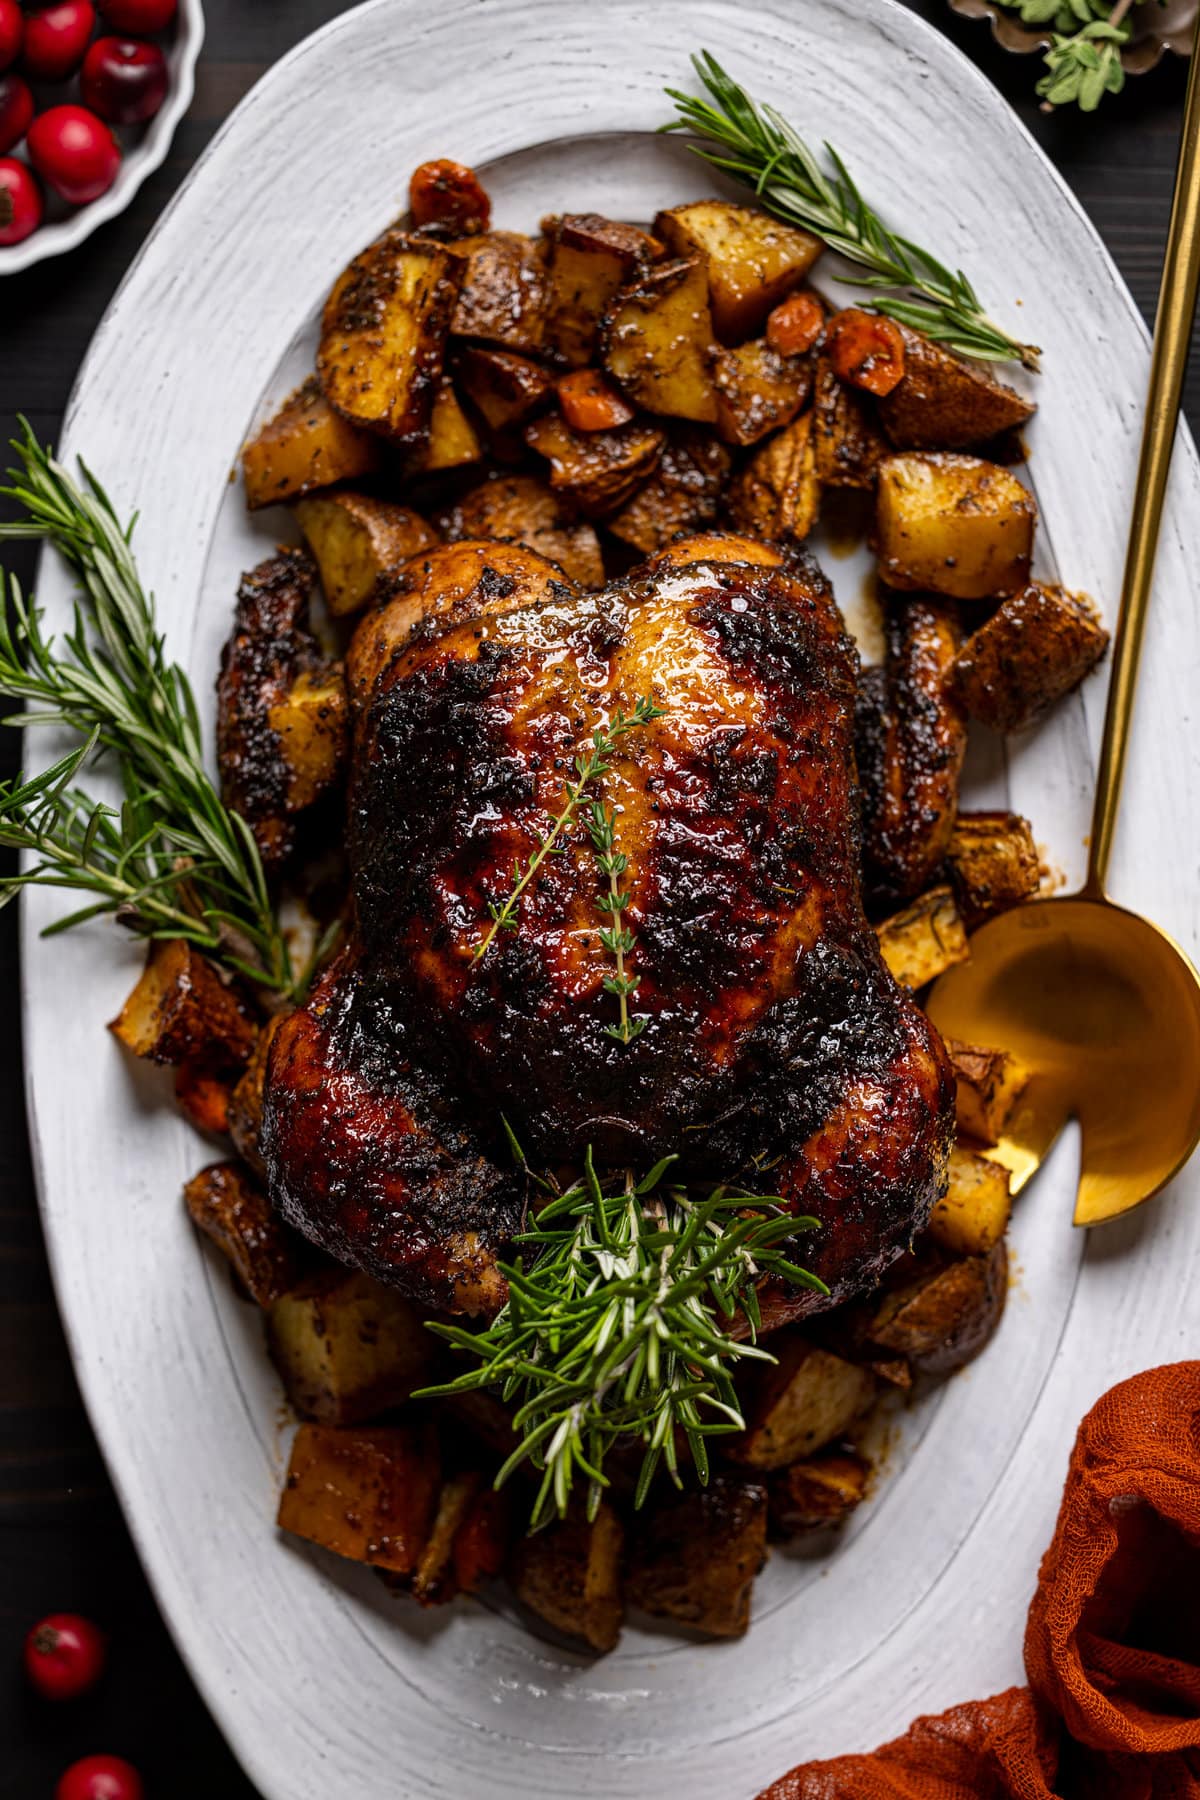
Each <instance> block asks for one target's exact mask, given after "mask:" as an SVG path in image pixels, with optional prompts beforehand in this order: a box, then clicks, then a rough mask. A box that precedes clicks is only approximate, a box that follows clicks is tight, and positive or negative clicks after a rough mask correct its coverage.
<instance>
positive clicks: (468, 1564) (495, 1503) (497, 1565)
mask: <svg viewBox="0 0 1200 1800" xmlns="http://www.w3.org/2000/svg"><path fill="white" fill-rule="evenodd" d="M511 1538H512V1518H511V1514H510V1510H509V1504H508V1497H507V1495H506V1494H505V1493H497V1492H496V1490H495V1488H493V1487H491V1486H490V1485H488V1486H484V1487H482V1488H480V1489H479V1490H478V1492H477V1493H476V1494H475V1496H474V1498H473V1499H472V1501H471V1504H470V1505H469V1506H468V1508H467V1513H466V1517H465V1518H464V1519H463V1521H462V1524H461V1525H460V1526H459V1528H458V1530H457V1532H456V1533H455V1535H454V1585H455V1587H456V1588H457V1590H458V1592H459V1593H460V1594H474V1593H476V1592H478V1590H479V1588H480V1587H482V1585H483V1583H484V1582H485V1581H486V1580H487V1579H488V1577H489V1576H490V1575H499V1573H500V1571H501V1569H502V1568H503V1567H504V1564H505V1561H506V1559H507V1556H508V1546H509V1542H510V1540H511Z"/></svg>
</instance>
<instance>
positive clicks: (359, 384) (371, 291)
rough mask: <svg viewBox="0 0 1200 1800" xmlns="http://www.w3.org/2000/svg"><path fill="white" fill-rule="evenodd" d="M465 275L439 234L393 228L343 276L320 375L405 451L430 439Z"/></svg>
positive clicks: (335, 399) (330, 391)
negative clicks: (449, 333)
mask: <svg viewBox="0 0 1200 1800" xmlns="http://www.w3.org/2000/svg"><path fill="white" fill-rule="evenodd" d="M465 241H467V242H471V241H472V240H470V239H468V240H465ZM462 274H463V264H462V262H461V261H460V260H459V258H458V257H457V256H452V255H451V254H450V252H449V251H448V250H447V249H445V248H444V247H443V246H442V245H440V244H437V243H435V242H434V240H433V239H432V238H423V237H416V236H414V235H413V234H412V233H410V232H405V231H386V232H385V233H384V234H383V236H382V237H381V238H378V239H376V241H375V243H373V244H370V245H368V247H367V248H366V249H365V250H364V251H363V252H362V253H361V255H359V256H356V257H355V259H354V261H353V262H352V263H351V264H350V267H349V268H348V269H347V270H346V271H345V272H344V274H342V275H341V276H339V278H338V280H337V281H336V282H335V283H334V287H333V292H332V293H331V294H330V296H329V299H328V300H327V301H326V303H325V311H324V313H323V314H322V317H321V343H320V347H319V349H318V351H317V374H318V375H319V376H320V378H321V386H322V387H323V388H324V390H325V397H326V399H327V400H328V401H329V403H330V405H331V406H334V407H336V409H337V411H338V412H340V413H341V414H342V416H343V418H346V419H349V420H350V422H351V423H352V424H354V425H359V426H362V427H363V428H364V429H365V430H367V431H375V432H378V433H379V434H380V436H382V437H386V438H389V439H390V440H391V441H392V442H393V443H395V444H400V445H402V446H403V447H405V448H416V447H419V446H420V445H421V443H423V442H424V440H425V438H426V436H427V435H428V431H429V415H430V411H431V410H432V407H433V398H434V395H435V394H436V393H437V390H438V384H439V383H440V381H441V378H442V361H443V358H444V355H445V348H446V332H447V330H448V328H449V325H450V319H451V315H452V313H453V311H454V307H455V302H456V299H457V296H458V288H459V282H460V280H461V279H462Z"/></svg>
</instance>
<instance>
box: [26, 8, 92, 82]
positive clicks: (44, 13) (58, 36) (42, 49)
mask: <svg viewBox="0 0 1200 1800" xmlns="http://www.w3.org/2000/svg"><path fill="white" fill-rule="evenodd" d="M95 24H96V9H95V7H94V6H93V5H92V0H58V3H57V5H55V6H39V7H38V8H37V9H36V11H34V12H30V13H27V14H26V15H25V43H24V47H23V48H22V51H21V63H22V67H23V68H24V69H25V71H26V73H27V74H29V75H32V76H33V78H34V80H35V81H65V80H66V78H67V76H68V75H73V74H74V73H75V70H76V69H77V68H78V67H79V65H80V63H81V62H82V61H83V53H84V51H85V50H86V49H87V46H88V39H89V38H90V37H91V35H92V31H93V29H94V27H95Z"/></svg>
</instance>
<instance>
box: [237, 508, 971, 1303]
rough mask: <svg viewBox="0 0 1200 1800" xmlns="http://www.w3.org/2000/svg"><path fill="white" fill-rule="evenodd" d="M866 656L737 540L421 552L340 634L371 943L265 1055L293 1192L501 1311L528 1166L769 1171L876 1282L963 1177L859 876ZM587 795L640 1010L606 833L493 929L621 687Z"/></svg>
mask: <svg viewBox="0 0 1200 1800" xmlns="http://www.w3.org/2000/svg"><path fill="white" fill-rule="evenodd" d="M857 666H858V659H857V655H856V652H855V650H854V647H853V645H852V643H851V642H850V640H849V639H848V638H847V636H846V635H845V632H844V630H843V626H842V621H841V617H840V615H839V613H838V610H837V608H836V605H835V604H834V601H833V597H832V594H831V592H830V590H829V587H828V585H827V583H826V582H825V581H824V579H823V577H822V576H821V575H820V574H819V573H818V571H817V570H816V568H815V566H814V565H812V564H811V563H810V562H808V561H807V560H806V559H804V558H802V557H798V556H787V557H785V556H783V555H781V554H780V553H779V552H777V551H775V550H773V549H769V548H766V547H764V546H763V545H761V544H758V543H755V542H753V541H751V540H749V539H744V538H737V537H732V536H723V535H721V534H714V535H712V536H709V537H701V538H694V539H689V540H686V541H684V542H681V543H678V544H676V545H674V546H672V547H671V548H670V549H669V550H667V551H664V552H662V553H660V554H659V555H658V556H657V557H655V558H654V559H653V560H652V561H650V562H648V563H646V564H645V565H644V566H643V567H642V568H641V569H639V570H637V571H635V572H634V573H633V574H632V575H631V576H629V577H628V578H626V579H625V580H624V581H621V582H618V583H616V584H614V585H612V586H610V587H608V588H606V589H604V590H603V591H602V592H599V593H594V592H583V591H580V590H578V589H576V588H574V587H573V586H571V585H570V584H568V583H567V582H565V581H564V580H563V578H562V577H561V575H560V573H559V571H558V570H556V569H555V567H554V566H553V565H552V564H549V563H546V562H543V561H542V560H541V559H540V558H539V557H537V556H536V555H534V554H533V553H531V552H529V551H527V550H524V549H520V548H518V547H515V546H509V545H503V544H496V543H487V544H483V543H461V544H454V545H447V546H445V547H443V548H441V549H438V550H434V551H432V552H431V553H430V554H429V555H428V556H427V557H425V558H423V559H421V560H420V561H414V562H413V563H411V564H409V565H406V573H405V575H404V576H403V577H402V578H401V579H400V581H399V582H398V583H397V584H396V589H395V591H394V593H393V595H392V597H391V598H390V599H389V600H388V601H387V603H386V604H385V605H384V606H383V607H382V608H381V609H379V610H378V611H376V612H375V613H373V614H371V615H369V616H368V617H367V618H366V619H365V620H364V622H363V624H362V625H361V626H360V628H359V630H358V633H357V635H356V638H355V641H354V644H353V645H352V648H351V652H350V656H349V659H348V662H347V677H348V680H349V683H350V689H351V695H352V700H353V705H354V710H355V732H354V749H353V760H352V775H351V791H350V830H349V848H350V858H351V866H352V871H353V880H354V902H355V927H354V932H353V937H352V942H351V944H350V946H349V948H348V949H347V950H346V951H345V953H344V954H343V956H342V957H341V958H340V960H339V962H338V963H337V964H336V965H335V967H334V968H333V969H332V970H331V971H330V972H329V973H328V974H327V975H326V977H325V978H324V980H323V981H322V983H321V984H320V986H319V987H318V989H317V990H316V992H315V993H314V994H313V996H312V997H311V999H310V1000H309V1002H308V1004H307V1006H306V1007H305V1008H304V1009H303V1010H301V1011H300V1012H298V1013H297V1014H295V1015H294V1016H293V1017H292V1018H290V1019H288V1020H287V1021H285V1022H284V1024H283V1025H282V1027H281V1028H280V1029H279V1031H278V1032H277V1034H276V1037H275V1041H274V1044H273V1047H272V1052H271V1058H270V1067H269V1073H268V1079H267V1085H266V1093H265V1111H264V1129H263V1149H264V1154H265V1160H266V1164H267V1168H268V1172H269V1177H270V1184H271V1191H272V1196H273V1198H274V1200H275V1202H276V1204H277V1205H278V1206H279V1207H280V1208H281V1210H282V1211H283V1213H284V1215H285V1216H286V1217H287V1218H288V1219H289V1220H291V1222H292V1223H293V1224H295V1225H297V1226H298V1227H299V1228H300V1229H301V1230H302V1231H304V1232H306V1233H307V1234H308V1235H309V1236H310V1237H311V1238H314V1239H315V1240H316V1241H317V1242H318V1243H320V1244H322V1245H323V1246H324V1247H325V1248H327V1249H328V1250H330V1251H331V1252H332V1253H333V1254H334V1255H335V1256H337V1257H339V1258H341V1259H343V1260H345V1261H348V1262H351V1263H356V1264H359V1265H361V1266H362V1267H364V1268H366V1269H368V1270H369V1271H370V1272H371V1273H372V1274H374V1275H376V1276H378V1277H380V1278H382V1279H384V1280H390V1281H393V1282H395V1283H396V1284H397V1285H399V1286H401V1287H402V1288H404V1289H405V1291H407V1292H409V1293H411V1294H412V1295H414V1296H415V1297H416V1298H417V1299H419V1300H421V1301H422V1302H424V1303H426V1304H432V1305H438V1306H443V1307H448V1308H452V1309H455V1310H459V1311H465V1312H471V1313H481V1314H487V1313H490V1312H492V1311H494V1310H495V1309H496V1307H497V1306H498V1305H500V1304H501V1303H502V1301H503V1297H504V1284H503V1281H502V1278H501V1277H500V1276H499V1274H498V1272H497V1270H496V1267H495V1264H496V1260H497V1257H499V1256H502V1254H503V1252H504V1250H505V1247H506V1244H507V1242H508V1240H509V1239H510V1238H511V1235H512V1233H513V1231H514V1230H515V1229H517V1228H518V1224H519V1221H520V1218H521V1214H522V1207H523V1205H524V1200H525V1194H524V1183H523V1180H521V1179H520V1178H519V1174H518V1171H517V1170H516V1169H515V1168H514V1166H513V1160H512V1156H511V1154H510V1152H509V1150H508V1149H507V1147H506V1143H505V1138H504V1134H503V1128H502V1123H501V1119H502V1116H503V1118H504V1119H506V1120H507V1121H508V1122H509V1124H510V1125H511V1127H512V1130H513V1131H514V1133H515V1135H516V1136H517V1138H518V1139H519V1140H520V1142H521V1143H522V1145H523V1147H524V1149H525V1151H526V1153H527V1154H528V1156H529V1159H530V1161H531V1162H533V1163H534V1164H536V1165H539V1166H546V1167H557V1166H560V1165H563V1164H571V1163H578V1161H579V1160H580V1159H581V1157H582V1155H583V1153H584V1151H585V1150H586V1149H587V1147H588V1146H589V1145H590V1146H591V1148H592V1152H593V1155H594V1157H595V1159H596V1161H597V1163H598V1164H601V1165H608V1166H625V1165H631V1166H634V1167H636V1168H639V1169H642V1170H644V1169H646V1168H647V1167H649V1165H650V1164H651V1163H652V1162H653V1161H655V1160H656V1159H657V1158H658V1157H659V1156H660V1155H663V1154H665V1153H667V1152H675V1153H677V1154H679V1155H680V1156H681V1158H682V1165H683V1168H684V1170H685V1172H686V1173H688V1174H689V1175H691V1176H693V1177H694V1178H695V1179H696V1180H697V1181H699V1182H704V1183H707V1184H709V1185H715V1184H716V1183H717V1182H718V1181H740V1182H743V1183H745V1184H746V1186H747V1187H748V1188H749V1189H750V1190H751V1191H756V1192H764V1193H765V1192H771V1193H777V1194H780V1195H782V1196H783V1197H784V1199H785V1200H786V1202H787V1203H788V1204H789V1205H790V1206H793V1207H794V1208H795V1210H796V1211H797V1212H800V1213H811V1214H813V1215H815V1216H816V1217H817V1218H818V1219H819V1220H820V1229H819V1230H818V1231H816V1232H813V1233H809V1234H808V1235H807V1236H806V1237H804V1238H801V1239H800V1240H798V1241H797V1243H796V1246H795V1255H796V1257H797V1258H798V1259H799V1260H800V1261H802V1262H804V1263H805V1264H806V1266H808V1267H809V1268H811V1269H813V1270H815V1271H816V1272H817V1273H818V1274H820V1275H821V1277H822V1278H823V1279H824V1280H825V1282H826V1283H827V1284H828V1286H829V1288H830V1299H829V1300H825V1299H824V1298H823V1297H821V1296H818V1295H816V1294H814V1293H812V1292H809V1291H792V1290H790V1289H789V1290H787V1291H786V1292H781V1293H779V1294H777V1295H766V1296H764V1300H765V1305H764V1312H765V1313H766V1314H767V1315H768V1320H769V1322H772V1323H777V1322H779V1321H780V1320H781V1319H783V1318H789V1317H795V1316H797V1315H798V1314H800V1313H802V1312H807V1311H811V1310H813V1309H814V1307H816V1306H820V1305H829V1304H832V1303H835V1302H837V1301H840V1300H843V1299H846V1298H848V1297H849V1296H850V1295H852V1294H853V1293H855V1292H858V1291H859V1290H861V1289H863V1288H865V1287H867V1286H869V1285H872V1284H874V1283H875V1282H877V1281H878V1279H879V1277H880V1276H881V1274H882V1272H883V1271H884V1269H885V1268H886V1267H887V1266H888V1264H889V1263H890V1262H891V1261H892V1260H893V1259H894V1258H895V1257H896V1256H897V1255H899V1254H900V1253H901V1251H903V1250H904V1249H905V1248H906V1246H907V1245H908V1244H909V1243H910V1241H911V1239H912V1237H913V1235H914V1234H915V1233H916V1232H918V1231H919V1230H920V1229H921V1228H922V1227H923V1225H924V1223H925V1221H926V1219H927V1217H928V1214H929V1211H930V1208H931V1207H932V1205H933V1203H934V1201H935V1199H936V1198H937V1196H938V1195H939V1193H940V1192H941V1190H942V1186H943V1179H944V1167H945V1162H946V1157H947V1155H948V1151H949V1143H950V1138H951V1135H952V1131H953V1123H954V1099H953V1084H952V1080H951V1076H950V1072H949V1069H948V1065H947V1062H946V1059H945V1054H944V1052H943V1050H942V1048H941V1045H940V1042H939V1040H938V1039H937V1036H936V1034H935V1033H934V1031H933V1030H932V1028H931V1027H930V1025H929V1024H928V1023H927V1021H926V1019H925V1017H924V1016H923V1014H922V1013H921V1012H920V1011H919V1010H918V1008H917V1007H916V1005H915V1004H914V1002H913V1001H912V999H911V998H910V997H909V996H908V995H907V994H906V993H904V992H902V991H901V990H900V989H899V988H898V987H897V986H896V984H895V983H894V981H893V980H892V978H891V976H890V975H889V974H888V972H887V971H886V969H885V968H884V965H883V963H882V961H881V959H880V956H879V951H878V947H877V943H876V938H875V935H874V932H873V931H872V929H871V928H870V926H869V925H868V923H867V921H866V918H865V916H864V913H863V908H862V901H861V895H860V875H859V862H860V844H859V825H858V819H859V794H858V788H857V781H856V775H855V762H854V749H853V736H854V707H855V682H856V675H857ZM641 697H649V698H650V699H652V700H653V701H654V703H655V705H656V706H658V707H659V708H661V709H662V716H661V717H659V718H657V719H655V720H654V721H653V722H652V723H650V724H648V725H644V726H642V727H639V728H638V729H636V730H634V731H631V732H629V733H628V734H627V735H626V736H625V737H623V738H622V740H621V743H620V746H619V749H618V751H617V752H616V754H615V755H614V757H613V759H612V767H611V771H610V772H609V774H608V775H606V776H605V777H604V778H603V780H602V782H601V783H600V784H599V785H598V788H597V793H598V795H599V797H601V798H602V799H603V800H604V801H605V802H606V803H607V804H608V805H610V806H613V807H615V809H616V829H617V838H618V842H619V846H620V848H621V850H622V851H623V852H624V853H625V854H626V855H627V856H628V858H629V865H630V866H629V873H628V875H627V877H626V885H627V886H628V888H629V890H630V901H629V906H628V909H627V912H626V915H625V919H626V923H627V924H628V925H629V927H630V929H631V930H632V931H633V933H634V935H635V940H636V946H635V949H634V951H633V954H632V965H633V970H634V972H635V973H636V974H637V975H638V976H639V977H640V987H639V989H638V991H637V994H636V996H635V998H634V1000H633V1002H632V1003H631V1004H632V1006H633V1010H634V1012H635V1014H636V1015H637V1016H638V1017H639V1018H641V1019H644V1020H645V1027H644V1030H643V1031H642V1033H641V1035H640V1036H639V1037H637V1038H636V1039H635V1040H634V1041H633V1042H632V1043H630V1044H622V1043H620V1042H617V1041H615V1040H614V1038H613V1037H612V1036H610V1035H609V1034H608V1033H607V1032H606V1029H605V1028H606V1027H607V1026H609V1025H611V1024H613V1023H614V1021H615V1019H616V1017H617V1001H616V999H615V998H614V996H613V995H612V994H611V993H610V992H608V991H607V990H606V989H605V987H604V979H605V977H606V975H608V974H610V973H611V967H612V961H611V957H610V955H609V953H608V952H607V951H606V950H605V949H604V948H603V946H602V945H601V943H600V940H599V937H598V927H599V926H600V925H602V924H603V923H604V918H603V915H602V914H601V913H600V912H599V911H598V910H597V908H596V904H595V901H596V897H597V894H598V892H599V891H600V876H599V874H598V872H597V868H596V861H595V855H594V852H593V850H592V847H591V845H590V842H589V840H588V838H587V835H586V833H585V832H584V830H583V829H582V826H580V825H577V826H576V827H575V828H574V829H573V830H572V831H571V832H570V833H569V834H568V836H567V848H566V850H565V851H564V853H563V854H561V855H554V856H551V857H548V858H547V859H546V861H545V862H544V863H543V865H542V867H541V869H540V870H539V872H538V875H537V877H536V878H535V879H534V880H533V881H532V882H531V884H530V886H529V888H528V890H527V892H526V893H525V895H524V897H523V900H522V903H521V905H520V908H519V913H518V923H517V928H516V929H515V930H514V931H511V932H500V933H498V934H497V936H496V938H495V940H494V942H493V943H492V945H491V947H490V949H489V950H488V952H487V954H486V955H485V956H483V957H482V958H477V957H476V956H475V951H476V948H477V946H478V945H479V944H480V942H481V940H482V938H483V937H484V935H485V933H486V930H487V928H488V925H489V923H490V920H489V912H488V909H489V903H491V904H494V905H499V904H500V903H502V902H503V901H504V899H505V898H506V897H507V895H508V893H509V891H510V889H511V887H512V885H513V879H514V877H513V866H514V862H515V863H516V864H518V865H521V866H523V865H524V863H525V861H526V859H527V858H528V856H529V854H530V852H531V851H532V850H534V849H536V847H537V844H538V842H539V837H540V836H541V835H542V834H544V833H545V831H546V830H547V828H548V825H549V822H550V820H551V819H552V818H553V817H554V816H555V815H556V814H557V813H559V812H560V811H561V809H562V805H563V793H564V784H565V782H566V780H567V779H568V777H569V776H570V774H571V765H572V759H573V758H574V756H575V755H576V753H577V752H578V751H580V750H581V749H584V750H586V749H587V748H588V746H589V742H590V734H591V732H592V730H593V729H594V728H595V727H596V726H597V725H598V724H603V723H605V722H607V721H609V720H611V718H612V715H613V713H614V710H615V709H616V708H617V707H621V708H623V709H624V710H625V712H626V713H629V712H631V711H632V710H633V708H634V706H635V705H636V703H637V701H638V699H639V698H641Z"/></svg>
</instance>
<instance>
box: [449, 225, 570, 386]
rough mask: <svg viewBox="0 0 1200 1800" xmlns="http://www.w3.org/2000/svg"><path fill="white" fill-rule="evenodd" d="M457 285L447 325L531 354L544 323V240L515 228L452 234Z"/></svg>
mask: <svg viewBox="0 0 1200 1800" xmlns="http://www.w3.org/2000/svg"><path fill="white" fill-rule="evenodd" d="M452 248H453V252H454V255H455V257H456V258H457V259H458V260H459V263H460V265H461V267H460V275H461V288H460V291H459V295H458V301H457V304H456V305H455V308H454V315H453V318H452V321H451V325H450V329H451V331H452V332H453V333H454V335H455V337H465V338H475V339H476V340H478V342H479V343H481V344H492V345H495V346H496V347H497V348H498V349H501V350H515V351H522V352H525V353H527V354H533V355H536V354H537V352H538V351H540V350H541V348H542V344H543V340H544V337H545V329H546V264H545V253H544V249H543V246H542V245H541V244H540V243H539V242H538V241H537V240H536V239H534V238H528V237H524V236H522V234H521V233H520V232H519V231H489V232H484V233H482V234H481V235H480V236H478V237H469V238H457V239H456V240H455V242H454V244H453V246H452Z"/></svg>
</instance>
